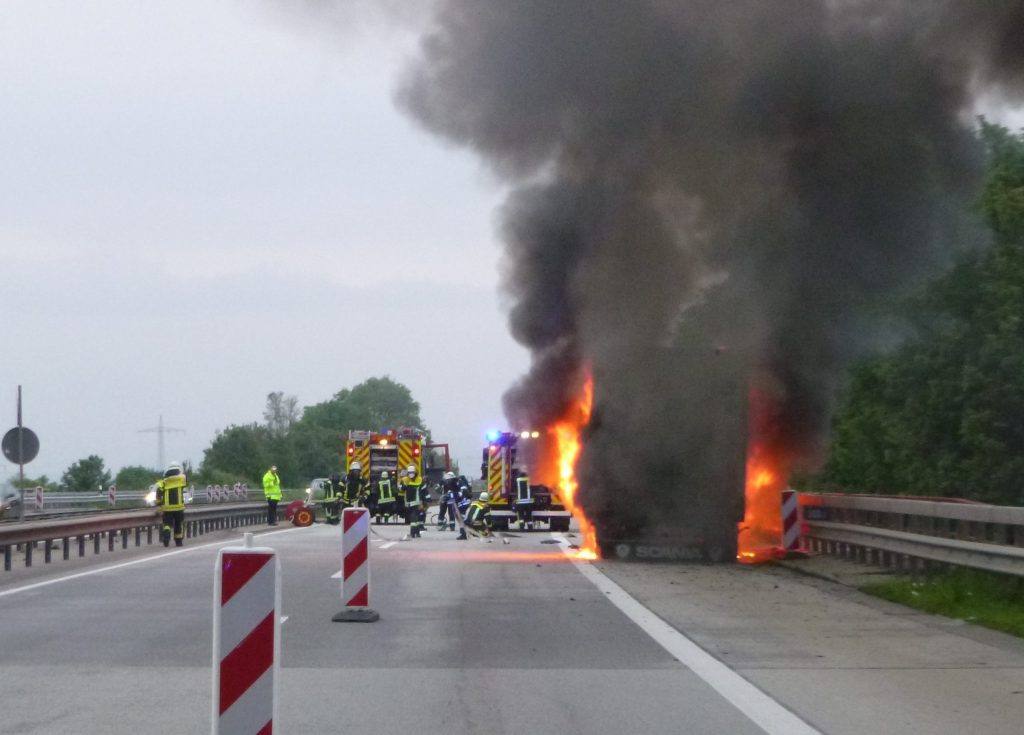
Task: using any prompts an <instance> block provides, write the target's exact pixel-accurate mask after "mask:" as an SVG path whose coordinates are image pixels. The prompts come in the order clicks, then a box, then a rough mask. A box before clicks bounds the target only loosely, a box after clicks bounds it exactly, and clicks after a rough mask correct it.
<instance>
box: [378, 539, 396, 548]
mask: <svg viewBox="0 0 1024 735" xmlns="http://www.w3.org/2000/svg"><path fill="white" fill-rule="evenodd" d="M397 543H398V542H397V541H388V542H387V543H386V544H381V545H380V546H378V547H377V548H378V549H390V548H391V547H392V546H394V545H395V544H397Z"/></svg>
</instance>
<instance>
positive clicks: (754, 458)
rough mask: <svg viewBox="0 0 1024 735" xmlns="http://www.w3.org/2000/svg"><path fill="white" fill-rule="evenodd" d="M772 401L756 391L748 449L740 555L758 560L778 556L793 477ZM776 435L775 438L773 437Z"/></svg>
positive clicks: (741, 558) (743, 559)
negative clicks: (786, 496)
mask: <svg viewBox="0 0 1024 735" xmlns="http://www.w3.org/2000/svg"><path fill="white" fill-rule="evenodd" d="M771 404H772V402H771V400H770V399H769V398H768V396H767V395H766V394H764V393H761V392H759V391H752V392H751V396H750V408H751V412H752V414H751V424H750V426H751V434H752V439H751V444H750V447H749V449H748V451H747V476H746V486H745V499H746V505H745V509H744V514H743V522H742V523H740V525H739V529H738V530H739V534H738V544H739V553H738V554H737V556H736V558H737V559H738V560H739V561H741V562H744V563H748V564H756V563H758V562H762V561H767V560H768V559H771V558H773V557H775V556H776V554H777V551H778V550H779V548H780V547H781V544H782V491H783V490H784V489H785V488H786V484H787V483H788V479H789V456H788V453H787V452H785V451H784V450H782V449H781V448H779V447H776V446H773V445H774V444H777V443H778V439H777V437H775V436H773V434H775V433H776V432H774V431H773V426H772V421H773V418H774V412H773V410H772V409H773V406H772V405H771ZM773 439H774V440H775V441H773Z"/></svg>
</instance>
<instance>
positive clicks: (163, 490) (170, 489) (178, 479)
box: [156, 475, 185, 511]
mask: <svg viewBox="0 0 1024 735" xmlns="http://www.w3.org/2000/svg"><path fill="white" fill-rule="evenodd" d="M156 491H157V493H158V495H157V497H158V499H159V504H160V510H168V511H170V510H185V476H184V475H175V476H174V477H167V478H165V479H163V480H158V481H157V483H156Z"/></svg>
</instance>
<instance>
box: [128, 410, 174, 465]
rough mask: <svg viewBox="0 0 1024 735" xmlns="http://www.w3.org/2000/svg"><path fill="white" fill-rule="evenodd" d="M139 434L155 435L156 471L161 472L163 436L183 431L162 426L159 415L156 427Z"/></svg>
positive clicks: (142, 430) (141, 430) (161, 419)
mask: <svg viewBox="0 0 1024 735" xmlns="http://www.w3.org/2000/svg"><path fill="white" fill-rule="evenodd" d="M139 433H140V434H156V455H157V460H156V463H157V467H156V468H157V469H158V470H161V471H163V469H164V466H165V465H164V435H165V434H184V433H185V430H184V429H176V428H174V427H173V426H164V415H163V414H160V420H159V421H157V424H156V426H152V427H150V428H148V429H139Z"/></svg>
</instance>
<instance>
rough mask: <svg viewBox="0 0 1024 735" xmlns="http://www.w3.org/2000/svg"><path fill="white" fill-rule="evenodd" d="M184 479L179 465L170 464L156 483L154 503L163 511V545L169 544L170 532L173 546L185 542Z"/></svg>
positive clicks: (161, 532) (161, 536)
mask: <svg viewBox="0 0 1024 735" xmlns="http://www.w3.org/2000/svg"><path fill="white" fill-rule="evenodd" d="M185 481H186V480H185V471H184V470H183V469H181V465H177V464H172V465H169V466H168V467H167V469H166V470H164V476H163V479H161V480H157V483H156V504H157V507H158V508H160V511H161V512H162V513H163V516H162V519H161V528H160V540H161V541H163V543H164V546H170V545H171V534H172V532H173V534H174V545H175V546H181V545H182V544H184V543H185V541H184V539H185Z"/></svg>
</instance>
